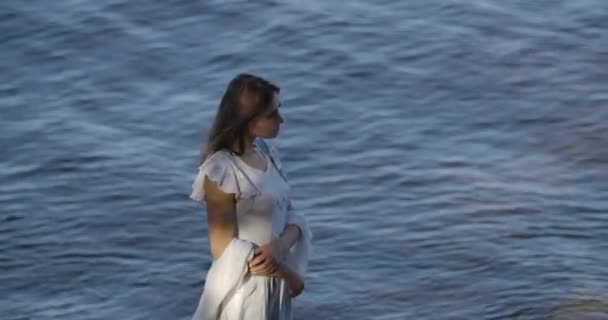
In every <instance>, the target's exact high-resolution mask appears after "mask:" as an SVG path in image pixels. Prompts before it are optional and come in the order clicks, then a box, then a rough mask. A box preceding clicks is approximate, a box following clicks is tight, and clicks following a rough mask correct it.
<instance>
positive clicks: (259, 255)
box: [247, 239, 283, 277]
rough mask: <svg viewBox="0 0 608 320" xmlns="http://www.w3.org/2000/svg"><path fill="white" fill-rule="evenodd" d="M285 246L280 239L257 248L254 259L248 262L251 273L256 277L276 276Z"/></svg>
mask: <svg viewBox="0 0 608 320" xmlns="http://www.w3.org/2000/svg"><path fill="white" fill-rule="evenodd" d="M282 253H283V245H282V242H281V241H280V240H279V239H273V240H272V241H270V242H269V243H267V244H265V245H263V246H261V247H258V248H255V250H254V256H253V259H251V260H250V261H248V262H247V266H248V268H249V273H250V274H252V275H256V276H269V277H271V276H276V272H277V270H278V268H279V263H280V256H281V255H282Z"/></svg>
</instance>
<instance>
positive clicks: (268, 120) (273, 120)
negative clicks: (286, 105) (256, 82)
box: [249, 92, 283, 138]
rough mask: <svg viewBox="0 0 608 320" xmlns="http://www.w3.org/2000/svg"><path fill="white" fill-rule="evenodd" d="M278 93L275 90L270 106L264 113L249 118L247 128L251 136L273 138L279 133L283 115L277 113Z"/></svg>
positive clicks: (278, 104)
mask: <svg viewBox="0 0 608 320" xmlns="http://www.w3.org/2000/svg"><path fill="white" fill-rule="evenodd" d="M280 106H281V102H280V101H279V95H278V94H277V93H276V92H275V94H274V98H273V99H272V105H271V107H270V108H269V109H268V110H267V111H266V112H264V113H262V114H260V115H259V116H257V117H255V118H254V119H253V120H251V123H250V125H249V130H250V133H251V135H252V136H254V137H260V138H274V137H276V136H277V134H278V133H279V128H280V126H281V123H283V117H281V114H279V107H280Z"/></svg>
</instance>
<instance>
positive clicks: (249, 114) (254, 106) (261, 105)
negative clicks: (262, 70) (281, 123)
mask: <svg viewBox="0 0 608 320" xmlns="http://www.w3.org/2000/svg"><path fill="white" fill-rule="evenodd" d="M279 91H280V89H279V87H278V86H276V85H274V84H272V83H270V82H269V81H268V80H266V79H263V78H261V77H258V76H255V75H252V74H248V73H241V74H239V75H237V76H236V77H235V78H234V79H232V80H231V81H230V82H229V83H228V87H227V88H226V92H225V93H224V96H223V97H222V100H221V101H220V105H219V107H218V110H217V114H216V115H215V120H214V121H213V126H212V127H211V130H210V131H209V134H208V137H207V143H206V146H204V147H203V149H202V152H201V156H200V161H199V164H202V163H203V162H204V161H205V160H206V159H207V157H209V156H210V155H211V154H213V153H214V152H216V151H219V150H222V149H226V150H229V151H231V152H233V153H236V154H238V155H240V154H242V152H243V151H244V148H245V138H246V137H247V135H248V134H249V122H250V121H251V120H252V119H254V118H255V117H256V116H258V115H260V114H262V113H263V112H264V111H267V110H268V109H269V108H271V103H272V100H273V98H274V93H275V92H276V93H279ZM236 143H238V150H234V145H235V144H236Z"/></svg>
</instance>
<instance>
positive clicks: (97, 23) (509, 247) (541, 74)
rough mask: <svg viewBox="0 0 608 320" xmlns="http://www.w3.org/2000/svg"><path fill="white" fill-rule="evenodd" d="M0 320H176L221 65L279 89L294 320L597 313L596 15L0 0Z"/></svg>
mask: <svg viewBox="0 0 608 320" xmlns="http://www.w3.org/2000/svg"><path fill="white" fill-rule="evenodd" d="M0 17H1V19H0V31H1V32H0V39H1V40H0V42H1V43H2V51H1V52H0V54H1V56H0V58H1V59H0V70H1V71H2V72H0V79H1V80H2V81H0V106H1V108H2V117H1V119H0V128H1V129H0V130H2V135H1V136H0V147H2V150H3V152H4V155H5V156H4V157H3V158H2V159H3V160H2V162H0V175H1V179H2V182H3V183H2V184H1V185H0V207H1V208H2V215H1V216H0V219H1V220H0V221H1V223H0V269H1V271H2V272H0V283H1V284H2V285H1V286H0V318H1V319H10V320H15V319H112V318H121V319H176V318H177V319H189V317H190V316H191V314H192V312H193V311H194V307H195V304H196V302H197V300H198V297H199V294H200V290H201V288H202V279H203V277H204V271H205V270H206V268H208V266H209V263H210V256H209V251H208V243H207V238H206V229H205V228H206V226H205V220H204V213H203V211H202V208H201V207H200V206H199V205H197V204H196V203H194V202H192V201H190V200H188V199H187V194H188V193H189V191H190V184H191V182H192V179H193V177H194V174H195V169H196V157H197V154H198V148H199V144H200V139H201V134H202V133H203V132H205V131H206V130H207V128H208V126H209V124H210V121H211V119H212V117H213V114H214V112H215V108H216V105H217V102H218V99H219V96H220V95H221V93H222V90H223V89H224V86H225V84H226V83H227V82H228V80H229V79H230V78H231V77H232V76H234V75H235V74H236V73H237V72H242V71H248V72H254V73H259V74H261V75H263V76H266V77H268V78H270V79H272V80H273V81H275V82H277V83H278V84H279V85H280V86H281V87H282V96H283V103H284V105H285V108H284V109H285V110H284V116H285V118H286V119H287V122H286V123H285V126H284V128H283V130H282V132H281V135H280V137H279V139H278V140H277V141H276V143H277V144H278V145H279V147H280V151H281V153H282V157H283V162H285V164H286V166H287V168H288V172H289V175H290V178H291V182H292V185H293V188H294V191H295V198H296V199H295V202H296V205H297V206H298V207H299V208H300V210H301V211H302V212H303V213H304V214H306V215H307V217H308V218H309V220H310V222H311V224H312V227H313V228H314V231H315V251H314V255H313V260H312V262H311V272H310V274H309V275H308V276H307V282H308V283H307V292H306V293H305V294H303V295H302V296H300V297H299V298H298V299H297V300H296V301H297V302H296V309H295V315H296V319H309V318H312V317H315V318H319V319H413V318H415V319H581V318H584V317H588V318H589V319H591V318H593V319H602V318H608V308H607V307H606V303H607V301H608V288H607V283H608V282H607V279H608V271H607V270H608V269H607V268H606V266H607V265H608V258H607V257H608V242H607V241H606V239H608V232H607V231H606V230H608V218H606V213H607V209H608V170H607V169H608V168H607V167H606V164H607V163H608V125H607V123H608V107H607V102H608V91H607V90H606V82H607V81H608V74H607V73H606V65H608V38H607V37H606V35H607V34H608V33H606V30H607V29H608V24H607V21H608V5H607V3H605V2H604V1H600V0H595V1H593V0H588V1H568V2H566V1H534V2H531V1H511V2H509V3H508V4H507V3H502V2H500V1H495V0H486V1H448V2H445V1H402V2H399V1H377V2H375V4H366V3H364V1H351V2H348V3H343V4H340V5H338V4H337V3H333V4H332V3H331V2H319V1H309V2H296V1H284V2H276V1H258V2H249V3H244V2H240V1H228V2H222V1H203V2H200V1H199V2H186V1H172V2H168V3H166V4H159V3H156V4H151V3H149V2H143V1H129V2H123V1H98V2H80V1H54V2H50V1H46V2H44V1H33V2H28V3H27V4H26V3H24V2H19V1H4V2H3V3H2V4H1V5H0Z"/></svg>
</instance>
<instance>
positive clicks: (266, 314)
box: [190, 139, 312, 320]
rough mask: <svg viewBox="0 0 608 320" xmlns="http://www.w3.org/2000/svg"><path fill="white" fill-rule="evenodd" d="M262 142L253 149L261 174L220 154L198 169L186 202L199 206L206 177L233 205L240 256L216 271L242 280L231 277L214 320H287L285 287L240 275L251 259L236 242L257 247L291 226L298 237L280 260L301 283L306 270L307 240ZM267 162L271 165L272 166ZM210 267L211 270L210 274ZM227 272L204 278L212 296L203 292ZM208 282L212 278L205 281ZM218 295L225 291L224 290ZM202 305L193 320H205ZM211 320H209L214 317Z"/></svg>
mask: <svg viewBox="0 0 608 320" xmlns="http://www.w3.org/2000/svg"><path fill="white" fill-rule="evenodd" d="M264 142H265V141H260V139H257V140H256V141H255V143H254V146H255V147H256V148H257V149H258V151H259V152H260V154H262V155H263V156H264V158H265V160H266V170H260V169H257V168H254V167H252V166H250V165H248V164H246V163H245V162H244V161H242V160H241V159H240V158H239V157H238V156H236V155H235V154H232V153H231V152H229V151H225V150H221V151H218V152H216V153H214V154H213V155H211V156H210V157H209V158H208V159H207V160H205V162H204V163H203V164H202V165H201V166H200V167H199V172H198V174H197V176H196V178H195V181H194V183H193V186H192V187H193V190H192V194H191V195H190V197H191V198H192V199H194V200H196V201H199V202H202V203H203V204H204V200H203V199H204V190H203V182H204V177H205V176H208V177H209V178H210V179H211V180H213V181H215V182H216V183H217V184H218V185H219V187H220V189H222V191H224V192H227V193H234V194H235V195H236V198H237V200H238V201H237V204H236V217H237V226H238V239H237V240H238V241H240V243H239V245H240V247H239V248H241V250H245V252H243V251H241V252H240V253H238V254H237V256H238V257H240V260H239V261H221V265H223V266H229V267H224V268H232V271H235V273H236V274H239V275H240V276H243V279H235V278H234V277H238V276H233V275H231V277H233V278H231V279H230V280H231V281H227V282H230V283H233V284H236V283H238V287H237V288H234V289H232V290H233V292H230V293H229V295H230V296H228V297H225V301H224V304H223V305H222V306H221V310H219V311H217V313H218V314H217V319H220V320H236V319H251V320H287V319H292V310H291V299H290V298H289V297H288V295H287V294H288V287H287V284H286V283H285V281H284V280H283V279H280V278H274V277H267V276H249V275H243V274H242V273H243V270H246V268H245V266H244V264H245V263H246V260H248V259H250V258H251V257H252V253H251V252H249V253H248V252H247V251H246V250H248V249H247V248H248V247H247V246H243V245H242V242H245V243H247V242H249V243H253V244H256V245H258V246H261V245H264V244H266V243H268V242H269V241H270V240H271V239H273V238H276V237H278V236H279V235H280V234H281V232H282V231H283V230H284V228H285V226H286V224H288V223H294V224H297V225H298V226H299V227H300V229H301V230H302V237H301V238H300V239H299V241H298V242H297V243H296V245H294V246H293V247H292V248H291V249H290V251H289V253H288V254H287V255H286V256H285V257H281V259H283V260H284V261H285V262H286V263H287V264H288V265H289V266H290V267H291V268H292V269H293V270H294V271H296V272H298V273H299V274H300V275H301V276H302V277H304V273H305V272H306V269H307V265H308V251H309V247H310V240H311V237H312V234H311V232H310V230H309V228H308V225H307V223H306V220H305V219H304V218H303V217H302V216H300V215H298V214H297V213H295V212H294V211H291V210H290V209H289V202H290V201H289V199H290V188H289V184H288V183H287V182H286V181H285V179H284V178H283V176H282V175H281V174H282V172H279V171H278V170H277V167H278V168H279V170H280V169H281V164H280V160H279V158H278V154H277V152H276V149H275V148H274V146H272V145H271V144H268V142H265V143H266V145H267V146H268V147H269V148H268V149H266V148H263V147H262V146H261V145H260V144H261V143H264ZM265 151H267V152H265ZM271 159H272V160H274V164H273V162H272V161H271ZM275 166H276V167H275ZM234 244H237V243H234ZM231 252H236V251H231ZM223 258H225V259H232V258H231V257H224V254H222V256H221V257H219V258H218V260H219V259H223ZM218 260H215V261H214V262H213V264H219V262H220V261H218ZM235 263H236V265H235ZM213 264H212V268H211V269H213ZM211 269H210V271H211ZM227 271H228V270H224V271H221V270H220V271H215V273H211V272H210V273H209V274H208V277H207V279H206V285H205V290H212V289H210V288H207V287H208V285H207V283H218V282H220V281H219V277H220V276H219V275H216V274H221V273H222V272H224V276H226V275H225V274H226V272H227ZM239 272H240V273H239ZM210 276H211V277H218V278H217V279H216V278H212V279H209V277H210ZM214 280H217V281H214ZM222 281H223V280H222ZM225 282H226V281H225ZM223 289H226V290H228V288H223ZM213 290H215V289H213ZM226 290H224V291H226ZM222 292H223V291H222ZM207 295H209V292H207ZM203 300H204V299H202V298H201V301H200V302H199V306H198V307H197V311H196V312H195V315H194V317H193V319H196V320H203V319H205V317H203V316H202V314H203V312H202V310H203V309H205V308H211V307H210V306H205V305H204V304H205V303H206V302H205V301H203ZM212 314H214V316H213V317H215V313H212ZM205 320H206V319H205Z"/></svg>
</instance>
